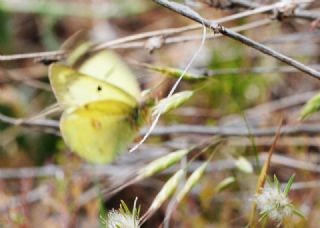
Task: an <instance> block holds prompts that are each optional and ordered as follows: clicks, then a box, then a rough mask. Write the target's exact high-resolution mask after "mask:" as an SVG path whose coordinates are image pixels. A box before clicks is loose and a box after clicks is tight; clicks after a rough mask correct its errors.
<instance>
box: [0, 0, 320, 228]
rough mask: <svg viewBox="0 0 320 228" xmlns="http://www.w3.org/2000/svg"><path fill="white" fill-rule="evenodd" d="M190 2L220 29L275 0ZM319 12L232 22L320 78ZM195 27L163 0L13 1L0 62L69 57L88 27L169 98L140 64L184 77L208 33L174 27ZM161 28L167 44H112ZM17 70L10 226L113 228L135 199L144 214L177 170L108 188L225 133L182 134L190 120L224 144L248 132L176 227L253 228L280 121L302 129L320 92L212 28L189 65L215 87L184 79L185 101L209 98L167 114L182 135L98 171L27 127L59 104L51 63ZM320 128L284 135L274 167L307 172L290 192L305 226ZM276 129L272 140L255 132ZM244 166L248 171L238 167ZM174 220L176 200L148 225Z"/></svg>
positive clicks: (4, 7) (3, 218)
mask: <svg viewBox="0 0 320 228" xmlns="http://www.w3.org/2000/svg"><path fill="white" fill-rule="evenodd" d="M179 2H180V3H183V4H186V5H188V6H189V7H191V8H192V9H194V10H195V11H197V12H198V13H199V14H200V15H202V16H203V17H205V18H207V19H221V18H228V16H230V15H236V14H238V13H239V12H244V11H248V10H249V9H250V8H251V7H259V6H260V5H271V4H273V3H274V2H275V1H269V0H260V1H248V2H246V1H243V2H244V3H242V4H240V3H239V1H233V0H219V1H215V0H212V1H210V0H198V1H197V0H188V1H187V0H186V1H179ZM246 4H247V5H246ZM319 7H320V4H319V2H318V1H313V2H311V3H310V4H304V5H303V4H300V5H298V6H295V7H294V9H295V10H296V11H295V12H297V11H299V10H300V11H299V12H301V14H297V15H294V14H292V12H291V11H290V9H291V8H290V7H289V10H288V9H283V8H281V9H278V8H276V9H273V10H268V11H266V12H262V13H251V14H250V15H249V16H247V17H244V16H241V17H239V18H237V19H234V20H231V19H227V20H225V21H226V22H223V23H222V24H223V25H225V26H226V27H227V28H235V29H238V31H240V32H241V33H242V34H244V35H245V36H248V37H250V38H252V39H253V40H255V41H257V42H259V43H262V44H265V45H267V46H269V47H271V48H272V49H274V50H277V51H278V52H280V53H283V54H285V55H287V56H290V57H292V58H294V59H296V60H298V61H301V62H302V63H303V64H305V65H310V66H312V67H313V68H314V69H318V70H319V69H320V65H319V60H320V58H319V57H320V45H319V43H320V36H319V35H320V32H319V18H320V10H319V9H320V8H319ZM291 10H292V9H291ZM302 13H304V14H302ZM192 24H194V22H192V21H190V20H188V19H186V18H184V17H183V16H180V15H178V14H176V13H174V12H171V11H169V10H167V9H165V8H163V7H161V6H159V5H156V4H155V3H153V2H152V1H150V0H135V1H127V0H69V1H58V0H42V1H40V0H28V1H24V0H1V1H0V54H1V57H2V56H4V55H8V56H9V55H12V54H23V53H24V54H25V53H38V52H44V51H56V50H59V49H61V46H62V45H63V44H64V43H65V42H66V40H68V38H69V37H71V36H72V35H74V34H75V33H77V32H79V31H81V35H80V36H82V38H83V39H88V40H90V41H92V42H94V43H98V44H107V46H108V47H109V48H113V49H115V51H116V52H117V53H118V54H119V55H120V56H121V57H122V58H123V60H124V61H125V62H126V63H127V64H129V66H130V67H131V69H132V70H133V71H134V73H135V74H136V76H137V78H138V80H139V82H140V84H141V87H142V88H143V89H147V88H153V87H155V86H158V85H159V84H161V86H158V88H157V89H156V95H157V97H158V98H159V99H160V98H162V97H165V96H166V95H167V94H168V92H169V90H170V89H171V88H172V85H173V83H174V82H175V79H174V78H173V77H166V76H164V75H161V74H160V73H157V72H154V71H150V70H148V69H146V68H145V67H143V66H141V65H137V64H136V62H138V63H149V64H153V65H156V66H162V67H171V68H176V69H182V70H183V69H184V67H185V66H186V65H187V63H188V62H189V61H190V59H191V57H192V55H193V54H194V53H195V52H196V51H197V49H198V48H199V45H200V40H201V34H202V29H201V28H200V29H196V30H189V31H186V32H184V33H172V34H166V30H167V29H169V28H179V27H182V26H187V25H192ZM239 26H240V27H239ZM241 26H242V27H241ZM154 30H161V31H162V33H163V34H164V35H161V36H159V35H157V36H149V37H147V38H145V39H140V40H132V41H127V42H123V43H120V44H114V45H112V42H111V41H114V40H117V39H119V38H121V37H127V36H130V35H134V34H143V33H146V32H149V31H154ZM162 33H160V34H162ZM110 42H111V43H110ZM0 59H1V58H0ZM4 60H5V58H3V59H2V61H0V113H1V114H2V115H5V116H2V115H1V116H0V120H1V121H0V211H1V213H0V224H1V225H0V226H1V227H39V226H41V227H103V226H104V225H103V219H101V218H104V217H105V216H106V213H107V211H108V210H110V209H112V208H118V207H119V203H120V199H122V200H124V201H125V202H126V203H127V205H128V207H129V208H132V205H133V202H134V199H135V197H138V204H139V205H141V211H142V212H141V213H142V214H143V212H145V211H146V210H147V208H148V206H149V205H150V204H151V202H152V200H153V198H154V197H155V195H156V194H157V193H158V192H159V190H160V188H161V186H162V185H163V184H164V183H165V181H166V180H167V179H168V177H170V176H171V175H172V174H173V172H174V170H175V168H173V169H169V170H167V171H166V172H164V173H162V174H161V175H157V176H155V177H152V178H148V179H146V180H143V181H141V182H139V183H137V184H135V185H133V186H130V187H127V188H125V189H124V190H122V191H120V192H118V193H117V194H115V195H113V196H112V197H111V196H110V197H105V196H104V195H103V194H100V190H103V189H105V188H110V187H112V186H113V185H115V184H116V183H121V181H124V180H126V179H125V178H126V177H127V176H128V174H130V173H131V172H132V170H136V169H138V168H139V167H143V166H144V165H145V164H146V163H147V162H149V161H151V160H153V159H155V158H157V157H160V156H162V155H164V154H167V153H169V152H171V151H174V150H176V149H181V148H188V147H190V146H193V145H200V144H201V143H206V142H208V141H210V140H211V139H212V136H213V135H215V133H213V134H212V133H207V134H204V133H203V134H198V133H192V132H191V133H190V132H189V133H181V132H179V131H177V132H175V126H181V125H182V124H183V125H187V126H189V125H194V126H198V127H200V128H201V129H204V130H206V129H216V130H217V132H216V134H218V135H219V134H221V132H223V129H224V128H226V127H228V129H229V130H230V131H231V132H236V133H234V134H233V133H230V134H225V137H226V138H227V139H228V140H227V141H228V143H226V144H224V145H223V146H222V147H221V148H220V149H219V152H218V153H217V154H216V156H215V157H214V159H213V162H212V163H211V164H210V166H209V168H208V169H207V172H206V174H205V176H204V177H203V178H202V180H201V181H200V182H199V183H198V184H197V186H196V187H195V188H194V189H193V190H192V192H191V193H190V194H189V196H188V197H187V198H185V199H184V200H183V202H182V203H181V204H180V205H179V206H178V208H177V209H176V210H175V211H174V213H173V214H172V216H171V222H170V224H171V226H172V227H243V226H245V225H246V224H247V222H248V212H249V209H250V206H251V200H250V199H251V198H252V197H253V194H254V190H255V186H256V180H257V175H258V173H259V171H258V169H257V168H258V167H259V165H258V163H259V161H263V159H264V158H265V152H266V151H268V149H269V148H270V145H271V143H272V137H273V136H274V134H275V131H274V128H275V127H276V126H277V125H278V124H279V121H280V119H281V118H283V119H284V125H286V127H288V128H289V130H290V129H291V130H292V129H297V128H299V126H300V125H301V122H299V120H298V116H299V111H300V110H301V107H302V106H303V105H304V103H305V102H307V101H308V100H309V99H310V98H311V97H312V96H314V95H315V94H316V93H317V92H318V89H319V87H320V82H319V81H318V80H316V79H314V78H312V77H309V76H308V75H306V74H305V73H302V72H298V71H296V70H295V69H294V68H291V67H288V66H287V65H285V64H283V63H281V62H279V61H277V60H275V59H274V58H272V57H270V56H266V55H264V54H262V53H260V52H258V51H256V50H254V49H252V48H249V47H247V46H245V45H243V44H240V43H239V42H238V41H234V40H231V39H229V38H227V37H219V36H218V35H217V34H216V35H215V34H213V32H211V31H207V40H206V42H205V47H204V48H203V49H202V50H201V53H200V54H199V56H198V57H197V58H196V60H195V61H194V63H193V64H192V67H191V69H190V72H192V73H193V74H195V75H201V76H205V78H206V79H205V80H201V81H183V82H182V83H181V84H180V86H179V88H178V91H182V90H186V89H189V90H196V91H197V92H196V93H195V95H194V96H193V97H192V99H190V100H189V101H188V102H187V103H186V104H184V105H183V106H182V107H180V108H178V109H176V110H174V111H172V112H170V113H168V114H166V115H163V116H162V117H161V120H160V123H159V127H160V128H162V129H163V130H166V126H170V127H171V128H170V129H171V130H172V132H170V131H169V130H167V133H165V134H162V135H156V134H155V135H154V136H151V137H150V138H149V140H148V141H147V142H146V143H145V144H144V145H143V146H141V148H140V149H139V150H138V151H136V152H135V153H133V154H125V155H124V156H123V158H121V159H120V161H118V162H116V163H115V164H111V165H108V166H94V165H92V164H88V163H87V162H85V161H83V160H82V159H81V158H79V157H77V156H76V155H74V154H72V153H70V151H69V150H68V148H67V147H66V146H65V144H64V142H63V141H62V139H61V137H60V136H59V132H58V129H57V128H50V127H43V126H32V124H31V126H30V125H27V126H18V124H17V123H18V122H17V120H18V119H19V118H27V117H32V116H35V115H36V114H38V113H39V112H41V111H42V110H44V109H45V108H47V107H49V106H50V105H52V104H54V103H55V98H54V96H53V94H52V91H51V88H50V85H49V83H48V77H47V75H48V66H46V65H45V64H43V63H42V62H41V61H39V58H37V57H35V58H27V59H26V58H22V59H14V60H12V61H4ZM6 117H12V118H15V119H9V120H8V119H6ZM58 118H59V116H56V117H53V119H54V120H58ZM319 118H320V116H319V115H317V114H316V115H314V116H312V117H311V118H310V119H308V121H306V122H305V125H304V128H303V130H301V131H298V133H293V134H288V135H284V136H282V137H281V138H280V140H279V142H278V144H277V146H276V149H275V151H274V153H275V156H274V162H273V163H272V166H271V170H270V174H274V173H275V174H277V176H278V178H279V179H280V181H283V182H286V181H287V180H288V179H289V177H290V176H291V175H292V174H296V183H297V184H300V185H297V186H298V187H296V189H295V188H293V191H292V192H291V193H290V196H291V199H292V202H293V204H294V205H296V206H297V208H299V209H300V210H302V212H303V213H304V214H305V216H306V218H307V219H306V221H301V219H299V218H296V219H295V218H293V219H292V224H295V225H296V226H297V227H317V224H318V225H319V223H318V222H319V220H318V218H319V216H320V208H319V186H320V181H319V180H318V179H317V178H318V173H319V171H320V169H319V162H320V156H319V145H320V138H319V137H318V134H317V132H316V130H314V131H311V130H310V127H314V128H316V127H318V129H319V127H320V125H319V126H318V123H319ZM176 129H179V128H178V127H177V128H176ZM190 129H191V131H192V128H190ZM263 129H264V130H265V132H267V133H265V134H263V133H262V134H258V133H256V132H258V131H259V130H260V131H261V130H262V132H263ZM270 129H271V131H270V132H269V133H268V131H269V130H270ZM272 129H273V130H272ZM250 130H251V131H252V134H250V133H247V134H244V135H243V136H239V132H248V131H249V132H250ZM206 158H207V157H206V156H200V157H199V158H198V159H197V160H196V161H194V162H193V165H194V167H193V169H194V168H195V167H198V166H199V165H200V164H201V161H203V160H205V159H206ZM242 158H243V159H244V160H245V164H246V165H247V166H245V167H249V168H247V169H245V168H243V166H241V165H237V164H238V163H237V162H238V161H239V159H240V160H241V159H242ZM247 163H249V164H247ZM250 164H251V165H250ZM177 166H178V165H177ZM250 167H253V170H252V169H251V168H250ZM191 168H192V167H191ZM230 177H231V178H232V181H231V182H230V184H228V185H227V186H226V188H224V189H217V186H218V185H219V183H221V181H223V180H225V178H230ZM165 214H166V204H165V205H163V207H162V208H161V209H160V210H158V211H157V212H156V213H155V215H154V216H152V217H151V218H150V220H148V221H147V222H146V224H145V225H144V227H157V226H159V225H160V224H161V223H162V220H163V218H164V216H165ZM270 227H272V225H271V226H270Z"/></svg>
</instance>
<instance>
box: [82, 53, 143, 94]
mask: <svg viewBox="0 0 320 228" xmlns="http://www.w3.org/2000/svg"><path fill="white" fill-rule="evenodd" d="M78 70H79V71H80V72H81V73H83V74H86V75H90V76H92V77H95V78H97V79H99V80H103V81H106V82H108V83H110V84H112V85H115V86H117V87H119V88H121V89H122V90H124V91H126V92H127V93H128V94H130V95H131V96H133V97H134V98H135V99H136V100H140V98H141V97H140V96H141V91H140V87H139V84H138V82H137V79H136V77H135V76H134V74H133V73H132V72H131V70H130V69H129V68H128V67H127V65H126V64H125V63H124V62H122V60H121V59H120V58H119V57H118V55H117V54H115V53H114V52H112V51H110V50H103V51H100V52H98V53H96V54H94V55H93V56H91V57H89V58H88V59H87V60H86V61H84V62H83V63H82V64H81V65H80V66H79V69H78Z"/></svg>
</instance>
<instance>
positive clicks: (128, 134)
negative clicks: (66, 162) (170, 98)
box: [60, 100, 140, 164]
mask: <svg viewBox="0 0 320 228" xmlns="http://www.w3.org/2000/svg"><path fill="white" fill-rule="evenodd" d="M139 125H140V120H139V118H138V115H137V108H132V107H131V106H129V105H127V104H125V103H123V102H119V101H112V100H107V101H97V102H93V103H89V104H86V105H84V106H83V107H80V108H78V109H76V110H74V111H69V112H68V110H66V111H65V112H64V114H63V115H62V118H61V121H60V130H61V133H62V136H63V138H64V140H65V142H66V144H67V145H68V146H69V147H70V148H71V150H72V151H73V152H75V153H77V154H78V155H80V156H81V157H83V158H84V159H86V160H88V161H90V162H93V163H100V164H105V163H110V162H112V161H113V160H114V159H115V158H116V157H117V155H119V154H120V153H121V152H123V151H125V150H126V148H127V147H128V145H129V144H130V143H131V142H132V141H133V140H134V138H135V136H136V133H137V130H138V127H139Z"/></svg>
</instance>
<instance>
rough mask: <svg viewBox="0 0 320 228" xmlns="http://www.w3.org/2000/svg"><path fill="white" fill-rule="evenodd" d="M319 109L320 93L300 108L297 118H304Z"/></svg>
mask: <svg viewBox="0 0 320 228" xmlns="http://www.w3.org/2000/svg"><path fill="white" fill-rule="evenodd" d="M318 111H320V94H317V95H315V96H314V97H312V98H311V99H310V100H309V101H308V102H307V103H306V104H305V105H304V107H303V108H302V110H301V112H300V116H299V119H300V120H304V119H305V118H307V117H309V116H310V115H311V114H313V113H315V112H318Z"/></svg>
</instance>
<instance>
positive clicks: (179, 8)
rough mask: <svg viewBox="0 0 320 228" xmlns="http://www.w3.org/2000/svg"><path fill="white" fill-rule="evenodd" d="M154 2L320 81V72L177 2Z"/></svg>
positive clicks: (161, 0) (162, 0)
mask: <svg viewBox="0 0 320 228" xmlns="http://www.w3.org/2000/svg"><path fill="white" fill-rule="evenodd" d="M154 2H156V3H158V4H160V5H162V6H164V7H165V8H168V9H170V10H172V11H174V12H176V13H178V14H181V15H182V16H185V17H187V18H189V19H191V20H194V21H197V22H198V23H200V24H203V25H205V26H206V27H208V28H210V29H212V30H213V31H214V32H216V33H221V34H223V35H225V36H227V37H230V38H232V39H234V40H237V41H239V42H241V43H243V44H245V45H247V46H249V47H252V48H254V49H256V50H258V51H260V52H262V53H264V54H267V55H270V56H272V57H274V58H276V59H278V60H280V61H281V62H284V63H286V64H288V65H291V66H293V67H295V68H297V69H298V70H300V71H302V72H304V73H306V74H308V75H310V76H312V77H314V78H317V79H320V72H319V71H316V70H314V69H312V68H310V67H308V66H306V65H304V64H302V63H300V62H298V61H297V60H294V59H292V58H290V57H288V56H285V55H283V54H281V53H279V52H277V51H275V50H273V49H271V48H269V47H267V46H265V45H262V44H260V43H258V42H256V41H254V40H251V39H249V38H248V37H246V36H243V35H241V34H239V33H237V32H233V31H231V30H230V29H228V28H226V27H224V26H222V25H220V24H217V23H215V22H211V21H209V20H207V19H205V18H203V17H201V16H199V15H198V14H196V13H194V12H193V11H192V10H191V9H190V8H188V7H185V6H183V5H181V4H178V3H175V2H170V1H167V0H154Z"/></svg>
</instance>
